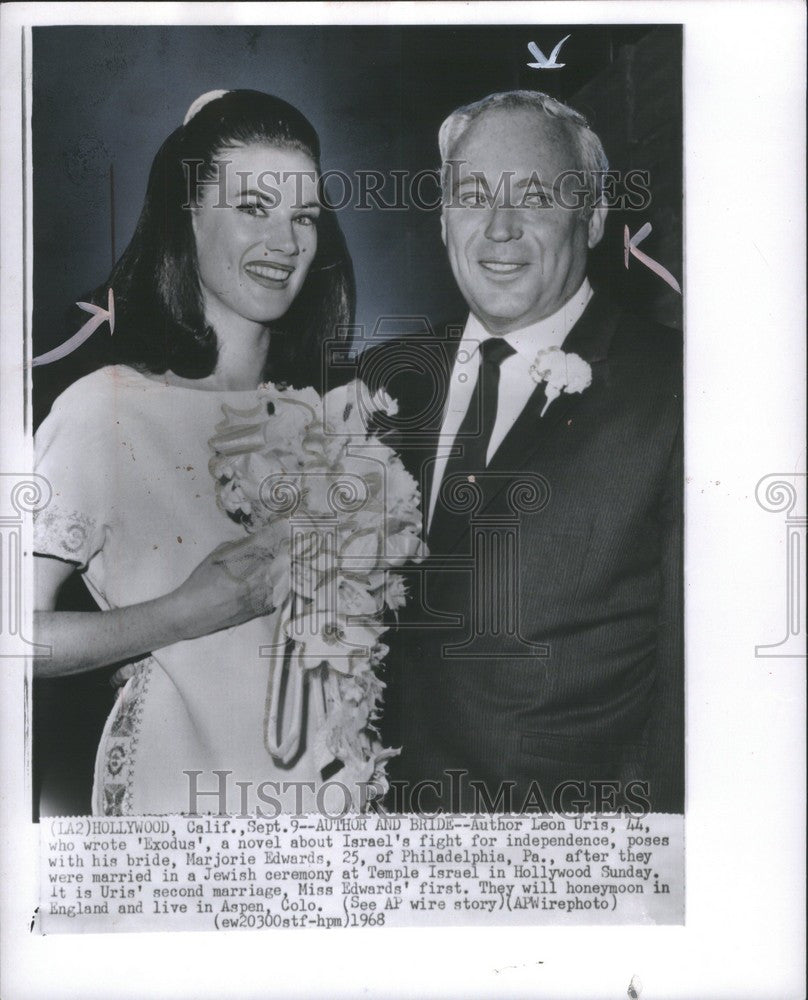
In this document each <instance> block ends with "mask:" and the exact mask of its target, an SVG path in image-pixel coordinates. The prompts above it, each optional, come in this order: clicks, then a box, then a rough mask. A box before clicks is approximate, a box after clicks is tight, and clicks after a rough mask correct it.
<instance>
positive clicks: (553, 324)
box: [427, 278, 592, 524]
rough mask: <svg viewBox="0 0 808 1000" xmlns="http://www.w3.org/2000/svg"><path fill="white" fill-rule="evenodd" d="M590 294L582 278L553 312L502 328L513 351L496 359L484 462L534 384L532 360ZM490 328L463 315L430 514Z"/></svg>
mask: <svg viewBox="0 0 808 1000" xmlns="http://www.w3.org/2000/svg"><path fill="white" fill-rule="evenodd" d="M591 297H592V286H591V285H590V284H589V281H588V280H587V279H586V278H584V281H583V284H582V285H581V287H580V288H579V289H578V291H577V292H576V293H575V294H574V295H573V296H572V298H571V299H568V300H567V302H565V303H564V305H563V306H562V307H561V308H560V309H559V310H558V311H557V312H554V313H553V314H552V315H551V316H546V317H545V318H544V319H541V320H539V321H538V323H533V324H531V325H530V326H526V327H523V328H522V329H521V330H514V331H513V332H512V333H506V334H505V335H504V336H503V337H502V339H503V340H504V341H506V342H507V343H508V344H510V346H511V347H512V348H513V349H514V352H515V353H514V354H512V355H511V356H510V357H509V358H506V359H505V361H503V362H502V364H501V365H500V370H499V371H500V375H499V394H498V398H497V416H496V420H495V421H494V429H493V431H492V432H491V440H490V442H489V444H488V453H487V455H486V464H488V463H489V462H490V461H491V459H492V458H493V456H494V454H495V452H496V450H497V448H499V446H500V445H501V444H502V442H503V441H504V440H505V436H506V435H507V433H508V431H509V430H510V429H511V427H513V425H514V424H515V423H516V420H517V418H518V417H519V414H520V413H521V412H522V410H523V409H524V408H525V404H526V403H527V401H528V399H529V398H530V396H531V395H532V393H533V390H534V389H535V388H536V383H535V381H534V380H533V376H532V375H531V374H530V366H531V365H532V364H533V362H534V361H535V360H536V355H537V354H538V353H539V351H542V350H545V349H546V348H548V347H561V345H562V344H563V343H564V340H565V339H566V337H567V334H568V333H569V332H570V330H571V329H572V328H573V326H575V324H576V323H577V322H578V320H579V319H580V318H581V316H582V314H583V311H584V309H586V307H587V304H588V303H589V300H590V298H591ZM493 336H495V335H494V334H491V333H489V332H488V331H487V330H486V329H485V327H484V326H483V325H482V323H481V322H480V320H479V319H477V317H476V316H475V315H474V314H473V313H472V314H471V315H469V318H468V320H467V321H466V326H465V329H464V330H463V337H462V339H461V341H460V344H459V346H458V349H457V356H456V358H455V363H454V368H453V369H452V377H451V380H450V382H449V395H448V397H447V399H446V408H445V409H444V411H443V423H442V424H441V431H440V437H439V439H438V449H437V456H436V462H435V474H434V478H433V480H432V491H431V494H430V498H429V520H428V522H427V523H428V524H431V523H432V516H433V514H434V512H435V504H436V503H437V499H438V490H439V489H440V484H441V482H442V480H443V474H444V472H445V471H446V463H447V462H448V460H449V455H450V454H451V450H452V445H453V444H454V439H455V436H456V435H457V432H458V431H459V430H460V425H461V424H462V423H463V417H465V415H466V410H467V409H468V407H469V403H470V402H471V397H472V394H473V393H474V387H475V385H476V384H477V376H478V374H479V371H480V345H481V344H482V342H483V341H484V340H490V339H491V338H492V337H493Z"/></svg>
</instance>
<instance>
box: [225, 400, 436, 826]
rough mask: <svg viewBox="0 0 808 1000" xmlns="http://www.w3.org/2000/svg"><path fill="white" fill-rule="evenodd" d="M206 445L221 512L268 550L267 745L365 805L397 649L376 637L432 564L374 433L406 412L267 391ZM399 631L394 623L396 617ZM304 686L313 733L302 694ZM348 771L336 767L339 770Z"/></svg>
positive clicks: (405, 492)
mask: <svg viewBox="0 0 808 1000" xmlns="http://www.w3.org/2000/svg"><path fill="white" fill-rule="evenodd" d="M223 411H224V419H223V420H222V422H221V423H219V424H218V425H217V426H216V434H215V436H214V437H213V438H212V439H211V441H210V445H211V448H212V450H213V457H212V459H211V461H210V471H211V474H212V475H213V477H214V480H215V483H216V492H217V499H218V502H219V505H220V506H221V508H222V509H223V510H224V511H225V512H226V513H227V514H228V515H229V516H230V517H231V518H233V519H234V520H236V521H238V522H240V523H241V524H242V525H243V526H244V528H245V529H246V531H248V532H251V533H255V532H261V533H262V535H263V537H264V538H265V540H266V543H267V549H268V551H269V552H271V553H272V561H271V564H270V567H269V569H270V572H269V576H270V578H271V581H272V603H273V604H274V605H275V607H276V608H277V609H278V612H279V613H278V614H277V615H275V616H274V619H273V621H274V634H273V636H272V642H271V644H270V645H269V646H268V647H265V648H264V647H262V650H261V652H262V654H263V655H268V658H269V675H270V677H269V697H268V705H269V711H268V713H267V724H266V733H265V743H266V746H267V749H268V750H269V752H270V753H271V754H272V756H273V757H275V758H276V759H277V760H279V761H280V762H282V763H288V762H290V761H291V760H293V759H294V758H295V757H296V756H297V755H298V753H299V752H300V750H301V747H302V745H303V740H304V738H305V743H306V746H307V747H309V748H312V749H313V750H314V753H315V756H316V762H317V765H318V766H319V767H320V768H321V769H323V768H326V767H329V766H330V765H334V764H335V763H336V762H339V763H341V764H342V767H341V769H340V770H339V771H338V773H334V780H336V781H339V782H341V783H342V784H343V786H344V787H346V788H347V789H348V790H349V792H350V795H351V799H352V802H353V805H354V807H355V808H356V809H360V810H361V809H362V808H364V807H365V806H366V805H367V802H368V801H369V800H370V799H372V798H374V797H376V796H378V795H382V794H384V792H385V791H386V790H387V782H386V778H385V763H386V761H387V759H389V758H390V757H392V756H395V754H396V753H398V751H397V750H385V749H383V748H382V746H381V743H380V741H379V738H378V732H377V728H376V725H375V723H376V721H377V720H378V712H379V709H380V705H381V697H382V691H383V689H384V683H383V682H382V681H381V679H380V678H379V677H378V676H377V673H376V669H375V668H377V667H378V666H379V665H380V664H381V662H382V660H383V659H384V657H385V655H386V654H387V652H388V648H387V647H386V646H385V645H384V644H383V643H382V642H380V637H381V636H382V634H383V633H384V632H385V631H386V630H387V628H388V627H389V625H388V624H385V621H384V619H385V614H386V613H387V612H392V613H393V614H395V613H396V612H397V611H398V609H399V608H401V607H403V605H404V604H405V601H406V591H405V587H404V581H403V578H402V576H401V575H400V574H398V573H396V572H395V569H396V568H397V567H400V566H402V565H403V564H404V563H405V562H407V561H415V562H419V561H420V560H421V559H422V558H423V556H424V555H425V550H424V547H423V543H422V542H421V540H420V533H421V513H420V510H419V500H420V497H419V491H418V485H417V483H416V481H415V480H414V479H413V478H412V476H410V474H409V473H408V472H407V471H406V470H405V468H404V466H403V464H402V462H401V460H400V459H399V458H398V456H397V455H396V454H395V452H394V451H393V450H392V449H391V448H389V447H388V446H387V445H385V444H384V443H383V441H381V440H380V438H379V437H378V436H376V435H375V434H373V433H369V432H368V430H367V427H368V422H369V418H370V417H371V416H372V414H374V413H378V412H383V413H386V414H388V415H390V416H393V415H395V413H396V412H397V406H396V403H395V402H394V401H393V400H392V399H390V397H389V396H388V395H387V394H386V393H385V392H384V391H381V392H378V393H376V394H375V395H373V396H371V395H370V393H369V390H368V389H367V387H366V386H365V385H364V383H362V382H359V381H354V382H351V383H349V384H348V385H346V386H342V387H339V388H336V389H332V390H330V391H329V392H327V393H326V394H325V395H324V396H322V397H321V396H320V395H319V394H318V393H317V392H316V391H315V390H314V389H303V390H296V389H285V388H279V387H276V386H274V385H271V384H270V385H265V386H262V387H261V388H260V389H259V390H258V402H257V405H256V406H255V407H253V408H252V409H250V410H246V411H245V410H236V409H233V408H232V407H230V406H227V405H225V406H223ZM388 621H389V615H388ZM306 686H308V713H307V714H308V723H307V725H306V732H305V733H304V732H303V728H304V721H303V720H304V714H305V713H304V693H305V687H306ZM337 766H338V765H337Z"/></svg>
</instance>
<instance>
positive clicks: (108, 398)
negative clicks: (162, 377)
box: [51, 365, 143, 423]
mask: <svg viewBox="0 0 808 1000" xmlns="http://www.w3.org/2000/svg"><path fill="white" fill-rule="evenodd" d="M142 379H143V376H141V375H139V374H138V373H137V372H135V371H134V369H132V368H129V367H128V366H126V365H106V366H104V367H103V368H97V369H96V370H95V371H93V372H90V373H89V375H84V376H82V377H81V378H80V379H77V380H76V381H75V382H72V383H71V384H70V385H69V386H68V387H67V388H66V389H65V390H64V391H63V392H62V393H61V394H60V395H59V396H58V397H57V398H56V401H55V402H54V404H53V407H52V409H51V414H52V415H54V416H61V417H63V418H64V417H68V418H69V419H71V420H75V421H78V422H81V423H86V422H88V421H91V420H93V419H94V418H95V417H100V416H103V415H105V414H109V412H110V408H112V407H114V408H115V409H118V410H119V409H121V408H122V407H125V400H126V398H127V396H128V395H129V393H128V392H127V390H129V389H135V388H137V387H138V385H139V384H140V383H141V382H142Z"/></svg>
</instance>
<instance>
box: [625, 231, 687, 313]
mask: <svg viewBox="0 0 808 1000" xmlns="http://www.w3.org/2000/svg"><path fill="white" fill-rule="evenodd" d="M651 232H652V226H651V223H650V222H646V223H645V224H644V225H643V226H641V227H640V228H639V229H638V230H637V232H636V233H635V234H634V235H633V236H632V235H631V233H629V231H628V226H623V262H624V263H625V265H626V269H628V259H629V257H630V256H634V257H636V258H637V260H638V261H640V263H641V264H645V266H646V267H648V268H650V269H651V270H652V271H653V272H654V274H657V275H659V277H660V278H662V280H663V281H665V282H667V283H668V284H669V285H670V286H671V288H672V289H673V290H674V291H675V292H678V293H679V294H680V295H681V294H682V289H681V288H680V287H679V282H678V281H677V280H676V278H674V276H673V275H672V274H671V273H670V271H669V270H668V269H667V268H665V267H663V266H662V265H661V264H660V263H658V262H657V261H655V260H654V259H653V257H649V256H648V254H647V253H643V252H642V250H638V249H637V245H638V244H639V243H642V241H643V240H644V239H645V237H646V236H648V235H650V233H651Z"/></svg>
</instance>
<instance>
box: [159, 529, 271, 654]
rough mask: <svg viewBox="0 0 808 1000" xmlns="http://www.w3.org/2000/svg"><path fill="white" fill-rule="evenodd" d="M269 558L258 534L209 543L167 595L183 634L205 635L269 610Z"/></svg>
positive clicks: (264, 541)
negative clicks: (203, 554) (209, 547)
mask: <svg viewBox="0 0 808 1000" xmlns="http://www.w3.org/2000/svg"><path fill="white" fill-rule="evenodd" d="M274 562H275V559H274V556H273V553H272V552H271V550H270V548H269V545H268V543H267V540H266V539H265V538H264V537H262V536H261V535H260V534H256V535H249V536H247V537H246V538H244V539H240V540H239V541H237V542H226V543H225V544H224V545H220V546H219V547H218V548H216V549H214V550H213V552H211V553H210V554H209V555H208V556H207V557H206V558H205V559H203V560H202V562H201V563H200V564H199V565H198V566H197V567H196V569H195V570H194V571H193V572H192V573H191V575H190V576H189V577H188V578H187V580H185V582H184V583H182V584H180V586H179V587H178V588H177V589H176V590H175V591H174V592H173V594H172V595H171V597H172V599H173V601H174V603H175V604H176V610H177V616H178V624H179V625H180V628H181V631H182V633H183V637H184V638H186V639H192V638H196V637H198V636H201V635H208V634H209V633H211V632H217V631H218V630H219V629H223V628H230V627H232V626H233V625H240V624H241V623H242V622H246V621H250V619H252V618H257V617H259V616H260V615H266V614H268V613H269V612H270V611H272V610H274V606H275V605H274V604H273V600H272V590H273V575H277V569H278V567H275V566H273V564H274ZM273 570H274V571H275V572H274V574H273Z"/></svg>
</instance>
